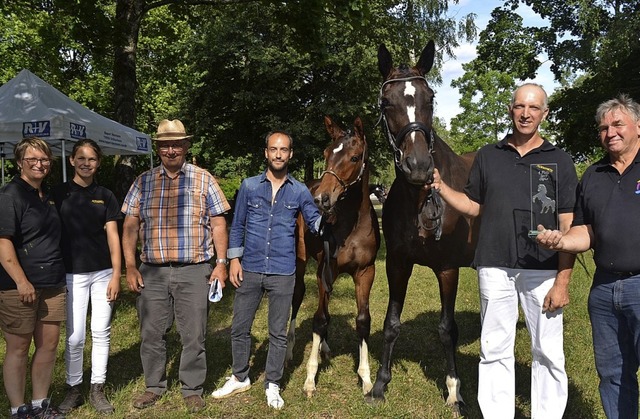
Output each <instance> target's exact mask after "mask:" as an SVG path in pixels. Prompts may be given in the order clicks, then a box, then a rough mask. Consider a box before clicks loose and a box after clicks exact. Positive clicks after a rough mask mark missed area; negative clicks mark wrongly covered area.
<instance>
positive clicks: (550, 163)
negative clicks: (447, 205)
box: [465, 138, 578, 270]
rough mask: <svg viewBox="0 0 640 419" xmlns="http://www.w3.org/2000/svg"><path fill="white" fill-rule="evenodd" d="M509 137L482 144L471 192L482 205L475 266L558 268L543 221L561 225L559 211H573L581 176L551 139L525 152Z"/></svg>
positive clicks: (551, 225) (469, 187) (468, 187)
mask: <svg viewBox="0 0 640 419" xmlns="http://www.w3.org/2000/svg"><path fill="white" fill-rule="evenodd" d="M507 140H508V138H505V139H503V140H502V141H500V142H498V143H495V144H489V145H486V146H484V147H482V148H481V149H480V150H479V151H478V153H477V155H476V158H475V160H474V162H473V166H472V168H471V173H470V174H469V181H468V183H467V185H466V187H465V193H466V194H467V196H469V198H470V199H472V200H473V201H475V202H477V203H478V204H480V205H481V207H482V210H481V214H480V232H479V237H478V245H477V247H476V253H475V258H474V261H473V266H474V267H479V266H487V267H504V268H521V269H538V270H547V269H548V270H553V269H558V255H557V252H555V251H552V250H547V249H544V248H542V247H541V246H538V245H537V243H536V241H535V238H534V237H532V236H531V235H530V232H532V231H535V230H536V228H537V225H538V224H542V225H544V226H545V227H546V228H552V229H557V228H558V214H562V213H571V212H573V207H574V203H575V197H576V195H575V190H576V184H577V183H578V178H577V176H576V171H575V166H574V164H573V161H572V160H571V157H570V156H569V155H568V154H567V153H566V152H564V151H563V150H561V149H559V148H558V147H556V146H554V145H553V144H551V143H549V142H548V141H546V140H545V141H544V143H543V144H542V145H541V146H540V147H538V148H536V149H533V150H531V151H530V152H528V153H527V154H526V155H524V156H522V157H521V156H520V154H519V153H518V152H517V151H516V150H515V149H514V148H513V147H511V146H510V145H509V144H508V142H507Z"/></svg>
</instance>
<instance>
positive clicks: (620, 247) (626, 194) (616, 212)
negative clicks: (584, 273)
mask: <svg viewBox="0 0 640 419" xmlns="http://www.w3.org/2000/svg"><path fill="white" fill-rule="evenodd" d="M577 195H578V199H577V202H576V210H575V217H574V220H573V225H591V228H592V229H593V233H594V236H595V239H594V241H593V249H594V260H595V263H596V266H597V267H598V268H601V269H604V270H607V271H614V272H622V271H628V272H636V271H640V254H639V253H638V252H639V249H640V153H639V154H637V155H636V157H635V159H634V161H633V162H632V163H631V165H630V166H629V167H628V168H627V169H626V170H625V172H624V173H623V174H622V175H621V174H619V173H618V170H616V169H615V168H614V167H613V166H611V162H610V160H609V156H606V157H604V158H603V159H601V160H600V161H598V162H597V163H595V164H593V165H592V166H590V167H589V168H588V169H587V170H586V171H585V173H584V175H583V176H582V179H581V180H580V184H579V185H578V192H577Z"/></svg>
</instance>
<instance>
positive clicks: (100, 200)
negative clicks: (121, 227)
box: [91, 199, 104, 205]
mask: <svg viewBox="0 0 640 419" xmlns="http://www.w3.org/2000/svg"><path fill="white" fill-rule="evenodd" d="M91 203H92V204H100V205H104V201H103V200H102V199H92V200H91Z"/></svg>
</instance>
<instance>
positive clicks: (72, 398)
mask: <svg viewBox="0 0 640 419" xmlns="http://www.w3.org/2000/svg"><path fill="white" fill-rule="evenodd" d="M83 403H84V397H82V392H81V391H80V384H78V385H75V386H69V389H68V390H67V395H66V396H65V397H64V400H63V401H62V403H60V405H58V410H59V411H61V412H62V413H69V412H70V411H72V410H73V409H75V408H76V407H80V406H82V404H83Z"/></svg>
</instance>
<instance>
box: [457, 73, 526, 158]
mask: <svg viewBox="0 0 640 419" xmlns="http://www.w3.org/2000/svg"><path fill="white" fill-rule="evenodd" d="M473 64H474V63H473V62H471V63H468V64H465V65H463V66H462V67H463V69H464V70H466V71H465V73H464V75H463V76H462V77H461V78H459V79H456V80H454V81H453V82H451V86H453V87H457V88H459V89H460V92H461V98H460V108H461V109H462V112H461V113H460V114H458V115H456V116H455V117H454V118H453V119H452V120H451V135H452V137H453V138H454V139H455V140H454V143H453V144H452V147H453V148H454V149H455V150H456V151H457V152H459V153H463V152H469V151H475V150H477V149H479V148H480V147H482V146H483V145H485V144H489V143H494V142H496V141H497V140H500V139H501V136H502V135H504V133H505V132H506V131H507V130H508V129H509V128H510V127H511V121H510V120H509V115H508V113H507V106H508V104H509V100H510V98H511V92H513V89H514V88H515V81H514V78H513V76H512V75H511V74H509V73H504V72H500V71H497V70H488V71H486V72H477V71H475V70H472V69H473V67H474V66H473Z"/></svg>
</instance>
